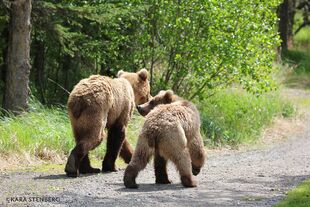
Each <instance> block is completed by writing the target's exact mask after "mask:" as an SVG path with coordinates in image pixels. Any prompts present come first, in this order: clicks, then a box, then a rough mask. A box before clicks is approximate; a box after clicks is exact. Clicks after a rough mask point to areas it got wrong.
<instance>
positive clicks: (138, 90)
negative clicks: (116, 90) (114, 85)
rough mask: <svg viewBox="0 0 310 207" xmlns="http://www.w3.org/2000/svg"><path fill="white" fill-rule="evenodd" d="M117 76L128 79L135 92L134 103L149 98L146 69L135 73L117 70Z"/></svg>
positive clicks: (140, 102)
mask: <svg viewBox="0 0 310 207" xmlns="http://www.w3.org/2000/svg"><path fill="white" fill-rule="evenodd" d="M117 77H118V78H125V79H126V80H128V81H129V83H130V84H131V86H132V88H133V92H134V94H135V104H136V105H139V104H144V103H145V102H148V101H149V99H150V98H151V95H150V83H149V81H148V72H147V70H146V69H141V70H139V71H138V72H136V73H130V72H125V71H122V70H120V71H118V73H117Z"/></svg>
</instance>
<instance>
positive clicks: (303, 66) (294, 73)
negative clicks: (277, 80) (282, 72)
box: [283, 34, 310, 89]
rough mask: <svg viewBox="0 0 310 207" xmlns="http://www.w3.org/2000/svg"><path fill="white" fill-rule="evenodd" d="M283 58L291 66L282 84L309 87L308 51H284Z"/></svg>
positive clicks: (309, 64) (309, 67)
mask: <svg viewBox="0 0 310 207" xmlns="http://www.w3.org/2000/svg"><path fill="white" fill-rule="evenodd" d="M309 35H310V34H309ZM283 60H284V63H285V64H288V65H289V66H290V68H292V70H291V71H290V72H289V73H288V74H287V77H286V80H285V82H284V84H285V85H286V86H288V87H293V88H304V89H310V52H304V51H297V50H291V51H285V52H284V53H283Z"/></svg>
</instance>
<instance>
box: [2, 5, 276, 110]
mask: <svg viewBox="0 0 310 207" xmlns="http://www.w3.org/2000/svg"><path fill="white" fill-rule="evenodd" d="M278 4H279V0H271V1H270V0H263V1H257V0H246V1H244V0H243V1H241V0H237V1H231V0H230V1H226V0H225V1H224V0H219V1H218V0H217V1H214V0H211V1H209V0H188V1H158V0H147V1H140V0H126V1H112V0H111V1H101V0H96V1H77V0H66V1H52V0H42V1H33V10H32V25H33V27H32V46H31V57H32V66H33V67H32V70H31V82H33V86H34V88H36V89H35V90H33V93H34V95H35V96H36V97H39V99H40V101H42V102H47V103H52V104H54V103H59V102H60V103H65V102H66V98H67V94H66V93H64V91H63V90H61V89H60V87H58V86H57V85H56V84H54V83H52V82H51V81H50V80H49V79H51V80H53V81H55V82H57V83H58V84H60V85H61V86H62V87H64V88H65V89H67V90H68V91H71V89H72V88H73V86H74V85H75V84H76V83H77V82H78V81H79V80H80V79H82V78H83V77H86V76H89V75H90V74H94V73H100V74H104V75H109V76H113V75H115V73H116V72H117V71H118V70H120V69H125V70H129V71H135V70H137V69H140V68H142V67H146V68H147V69H149V70H150V71H151V74H152V92H153V93H156V92H157V91H158V90H161V89H166V88H167V89H168V88H172V89H173V90H174V91H175V92H177V93H178V94H180V95H182V96H184V97H187V98H189V99H193V98H195V97H197V96H198V97H200V98H205V97H206V95H208V94H209V93H213V91H214V90H217V89H221V88H224V87H226V86H229V85H231V84H232V83H236V82H237V83H239V84H240V85H241V86H243V88H245V89H246V90H248V91H250V92H252V93H255V94H257V93H261V92H263V91H267V90H269V89H272V88H274V85H273V83H272V81H271V80H270V77H269V74H270V72H271V71H272V66H271V64H272V61H273V60H274V52H275V47H276V46H277V44H278V43H279V40H278V37H277V34H276V22H277V17H276V12H275V11H276V7H277V5H278ZM1 6H2V7H4V5H3V4H1ZM7 20H8V13H7V12H6V11H5V10H1V12H0V32H1V30H2V29H3V28H5V27H7ZM1 42H5V40H4V39H3V38H0V43H1ZM0 47H2V48H0V53H2V49H4V48H5V45H0ZM39 48H41V49H39ZM0 56H1V57H0V65H1V63H3V60H1V58H2V56H3V55H0ZM36 59H37V60H42V61H43V66H42V65H40V64H38V62H37V61H35V60H36ZM42 71H43V72H42Z"/></svg>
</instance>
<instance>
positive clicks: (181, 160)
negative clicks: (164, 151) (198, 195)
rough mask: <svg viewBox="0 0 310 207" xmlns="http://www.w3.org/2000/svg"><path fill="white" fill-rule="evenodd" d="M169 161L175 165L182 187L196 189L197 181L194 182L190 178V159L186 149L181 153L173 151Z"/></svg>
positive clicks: (192, 178) (191, 177)
mask: <svg viewBox="0 0 310 207" xmlns="http://www.w3.org/2000/svg"><path fill="white" fill-rule="evenodd" d="M170 159H171V160H172V162H173V163H174V164H175V165H176V167H177V169H178V171H179V173H180V176H181V182H182V185H183V186H184V187H196V186H197V181H196V180H194V177H193V176H192V166H191V159H190V155H189V152H188V149H187V148H185V149H183V151H181V152H178V151H175V152H174V153H173V154H172V155H171V157H170Z"/></svg>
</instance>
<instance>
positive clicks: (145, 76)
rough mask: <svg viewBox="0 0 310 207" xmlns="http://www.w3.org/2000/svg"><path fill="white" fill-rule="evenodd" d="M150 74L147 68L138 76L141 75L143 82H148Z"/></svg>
mask: <svg viewBox="0 0 310 207" xmlns="http://www.w3.org/2000/svg"><path fill="white" fill-rule="evenodd" d="M148 74H149V73H148V72H147V70H146V69H145V68H143V69H141V70H140V71H139V72H138V75H139V78H140V79H141V80H142V81H146V79H147V77H148Z"/></svg>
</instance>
